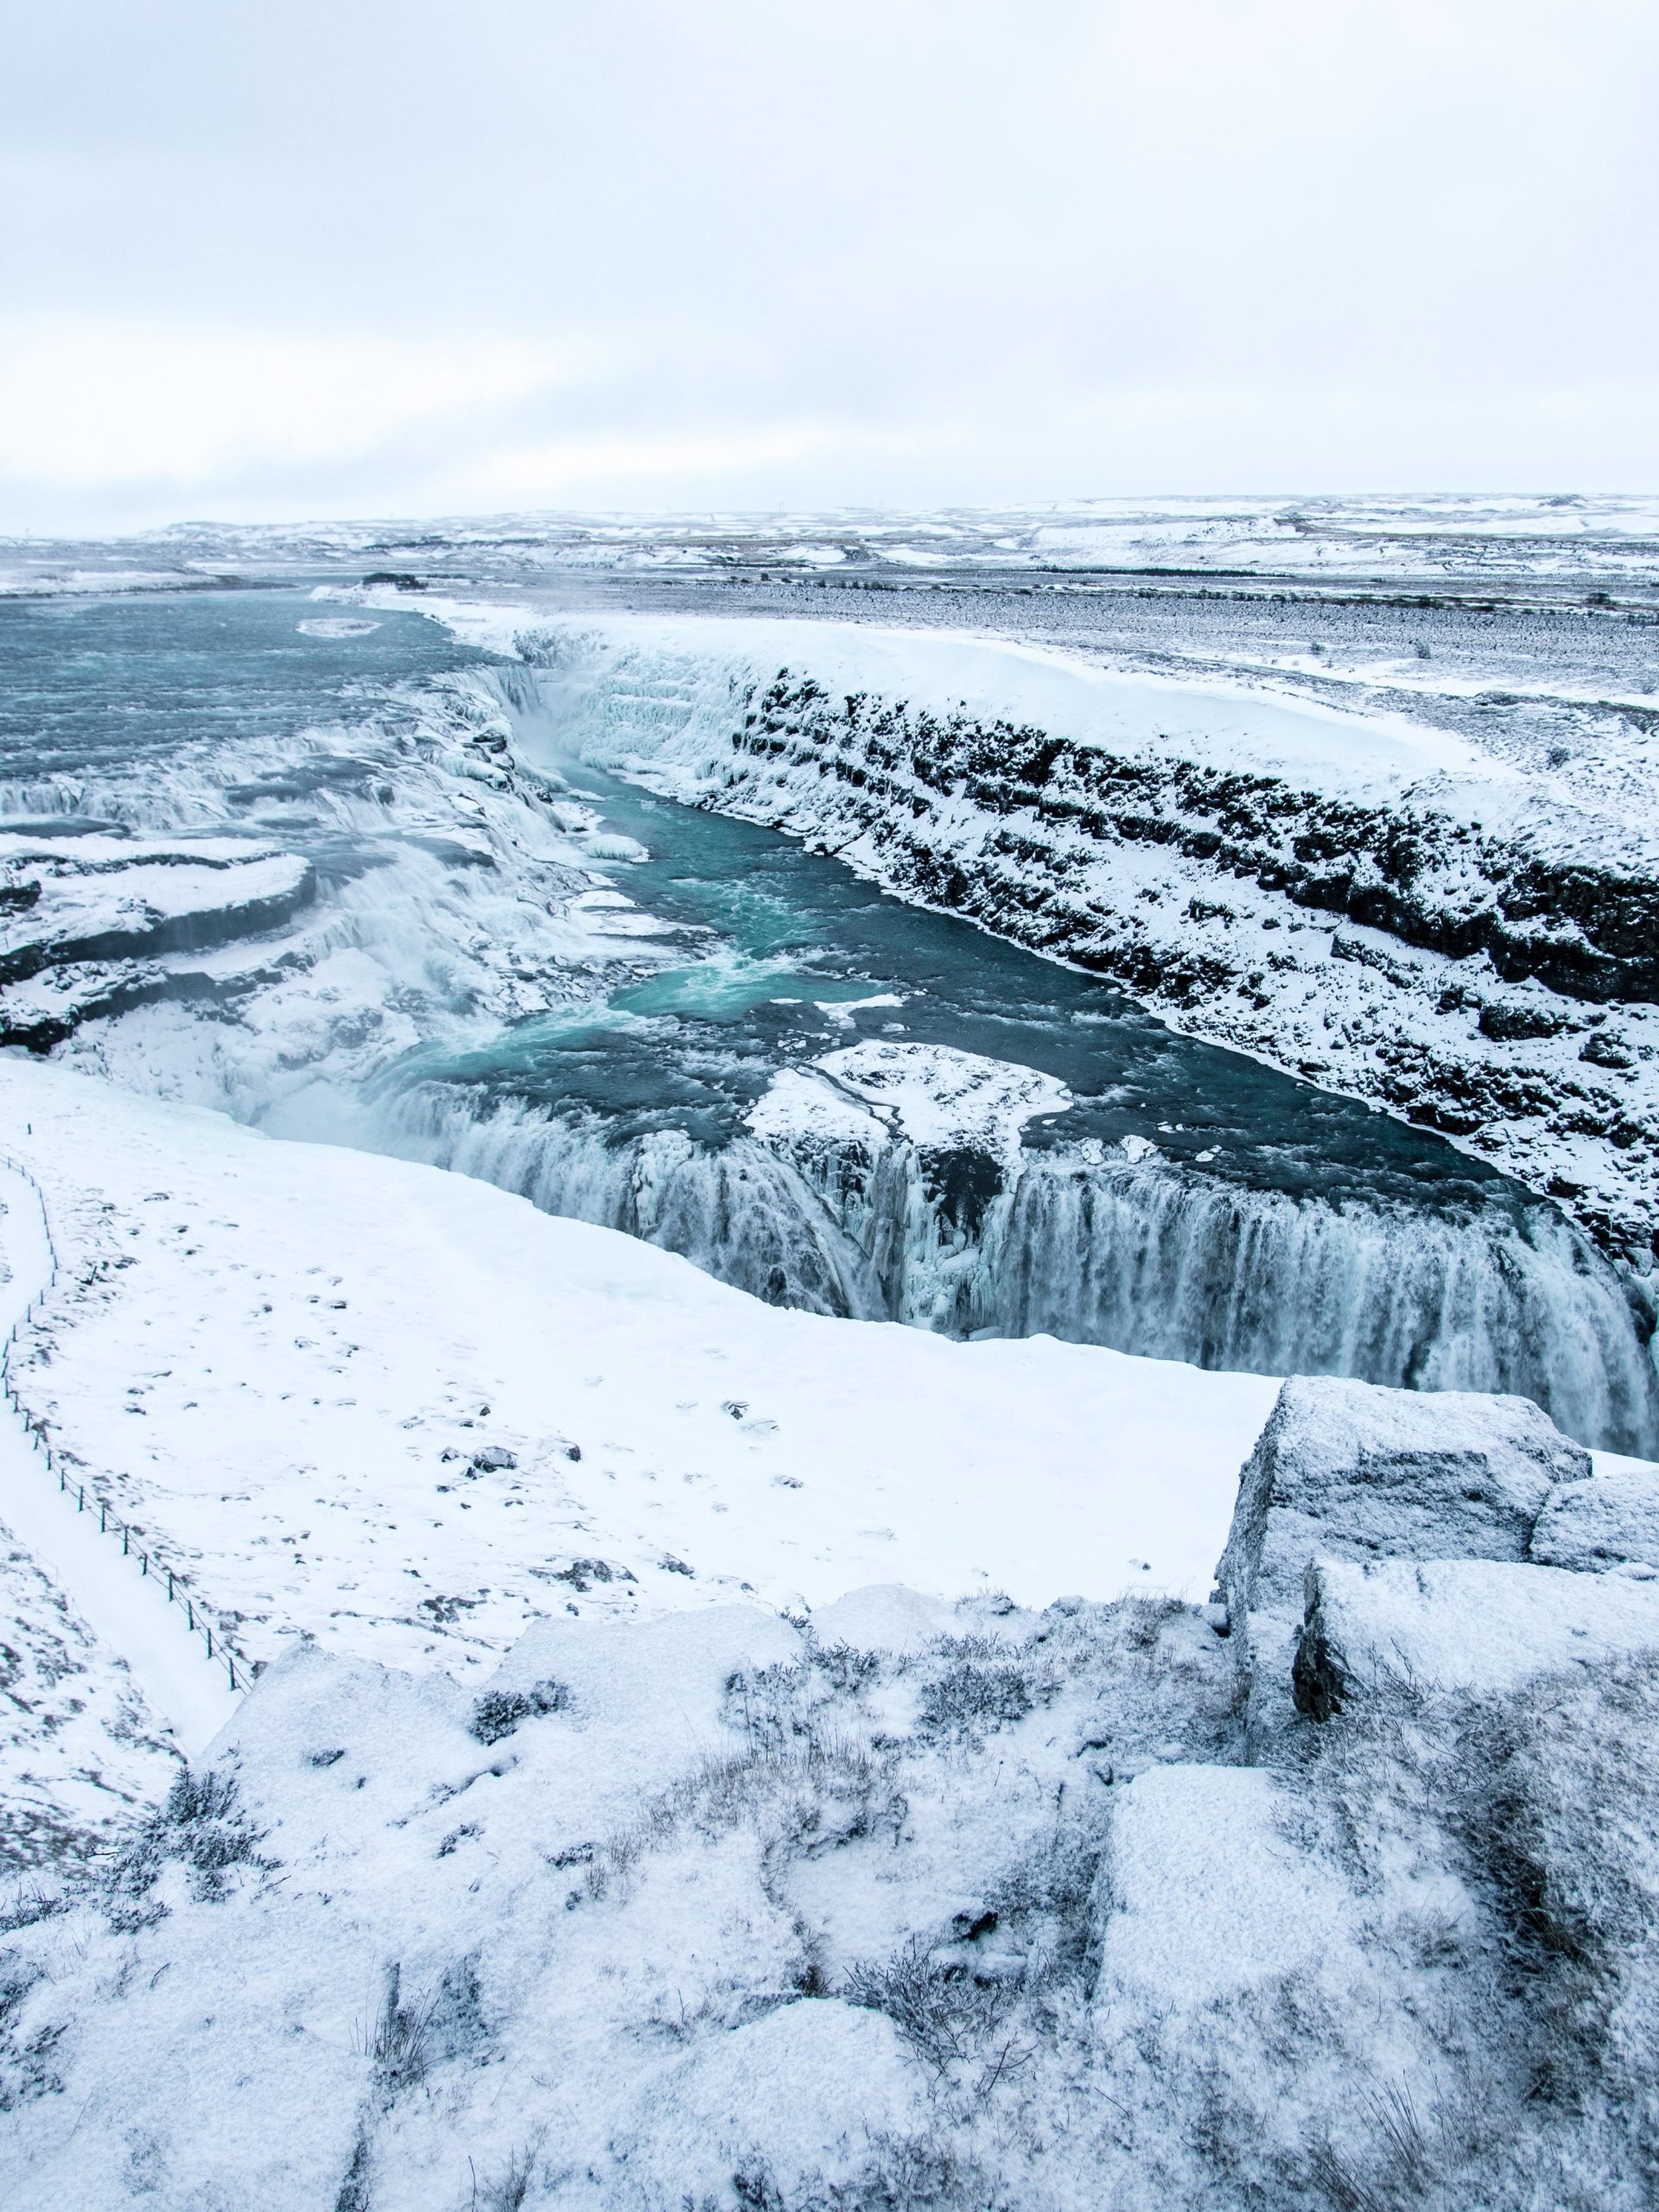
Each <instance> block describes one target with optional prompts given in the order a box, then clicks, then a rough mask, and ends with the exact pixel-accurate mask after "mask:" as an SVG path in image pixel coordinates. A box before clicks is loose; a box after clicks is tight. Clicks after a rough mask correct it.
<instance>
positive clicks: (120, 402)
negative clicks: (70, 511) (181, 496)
mask: <svg viewBox="0 0 1659 2212" xmlns="http://www.w3.org/2000/svg"><path fill="white" fill-rule="evenodd" d="M595 359H596V355H595V353H594V351H593V350H592V349H589V350H588V353H587V355H586V357H585V358H584V354H583V351H582V348H580V347H577V346H571V345H563V346H560V345H549V344H540V345H537V344H532V343H527V342H525V341H524V340H512V339H499V338H477V339H474V338H455V339H446V340H426V341H416V342H413V343H411V342H410V341H407V340H404V341H397V340H391V339H385V338H377V337H374V336H372V335H366V334H361V333H358V334H335V335H331V336H325V337H311V336H302V335H299V334H294V333H289V332H285V331H270V330H265V331H259V330H236V329H231V330H225V329H219V330H215V329H204V328H200V327H189V326H188V325H187V326H183V327H180V326H176V325H168V324H163V323H158V322H149V321H132V320H130V319H127V318H124V317H120V316H94V315H56V316H34V317H11V318H8V319H6V320H5V321H0V473H3V474H9V475H11V476H13V477H16V478H28V477H33V478H35V479H36V480H41V481H46V482H55V483H59V484H62V485H63V486H66V487H82V486H107V487H109V488H110V489H111V491H119V489H120V488H121V487H122V486H123V485H124V482H125V481H126V480H139V481H142V482H151V481H153V480H155V479H156V478H158V477H159V478H162V479H165V480H167V481H168V482H169V483H172V484H175V485H177V486H179V487H180V489H181V492H188V491H189V490H190V489H192V488H195V487H200V486H209V485H212V484H213V482H214V481H215V480H218V479H220V478H222V477H224V476H226V475H232V476H233V475H236V474H239V473H243V472H245V471H246V470H248V469H249V468H250V467H258V466H260V465H261V464H266V463H269V462H270V461H271V460H272V459H273V458H280V459H282V460H283V461H288V462H289V463H295V462H297V463H315V464H323V465H327V464H329V463H334V462H340V461H353V462H356V461H360V460H361V459H362V458H363V457H364V456H365V454H372V453H373V452H374V451H375V450H376V449H377V448H383V447H385V446H388V445H392V444H396V443H397V442H401V441H406V440H407V439H408V438H409V437H410V435H411V433H419V434H422V435H424V436H429V437H442V435H444V434H445V433H446V432H453V430H454V427H455V426H456V425H457V424H458V423H477V422H478V421H479V419H480V417H485V418H487V417H488V416H490V415H492V414H493V413H496V412H499V410H501V409H502V408H503V407H504V406H506V405H507V404H510V403H513V402H520V401H523V400H524V399H526V398H528V397H531V396H533V395H537V394H542V393H546V392H549V391H554V390H557V389H560V388H562V387H568V386H569V385H573V384H574V383H575V382H576V381H578V380H579V379H580V378H582V377H583V376H591V375H592V374H593V372H594V364H595Z"/></svg>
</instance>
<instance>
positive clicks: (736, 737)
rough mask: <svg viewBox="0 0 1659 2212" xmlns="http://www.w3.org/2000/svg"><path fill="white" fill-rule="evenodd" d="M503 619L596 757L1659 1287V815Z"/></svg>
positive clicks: (1432, 744)
mask: <svg viewBox="0 0 1659 2212" xmlns="http://www.w3.org/2000/svg"><path fill="white" fill-rule="evenodd" d="M467 619H468V620H471V621H472V622H474V624H477V623H480V622H482V621H484V620H486V616H485V614H484V613H482V612H481V611H480V610H479V609H477V608H474V609H473V610H471V612H470V613H469V615H468V617H467ZM493 620H494V621H495V623H496V626H497V630H498V632H499V636H500V638H501V639H502V641H503V642H505V640H506V639H508V638H510V637H513V636H516V637H517V639H518V644H519V646H520V649H521V650H522V651H523V652H524V653H525V654H526V655H527V656H528V657H529V658H531V659H532V660H533V661H534V662H536V663H537V665H538V666H540V667H542V668H543V669H544V670H545V671H546V673H545V676H544V677H543V684H544V688H545V690H546V692H547V695H548V696H549V698H550V701H551V702H553V703H554V705H555V707H556V711H558V712H559V713H560V714H561V715H562V716H563V717H564V718H565V722H566V727H567V728H568V730H569V732H570V733H571V734H574V736H575V738H576V739H577V740H578V741H580V742H581V743H582V746H583V747H585V748H587V749H588V751H589V752H590V753H591V754H592V755H593V757H594V758H596V759H599V760H604V761H606V762H607V763H608V764H610V765H612V766H618V767H621V768H623V769H625V770H626V771H627V772H633V773H636V774H639V775H641V776H643V777H645V778H648V779H652V780H654V781H655V782H656V783H658V785H660V786H661V787H662V788H664V789H666V790H669V791H672V792H673V793H674V795H675V796H677V797H678V798H683V799H685V800H688V801H690V802H692V803H696V804H713V805H715V806H718V807H720V808H721V809H723V810H728V811H730V812H733V813H737V814H741V815H744V816H746V817H749V818H752V819H757V820H762V821H766V822H769V823H775V824H777V825H779V826H780V827H783V828H785V829H788V830H790V831H791V832H792V833H793V834H795V835H798V836H803V837H804V838H806V839H807V840H808V841H810V842H813V843H815V844H817V845H820V846H822V847H823V848H825V849H829V850H833V851H835V852H836V853H837V854H838V855H840V856H841V857H842V858H843V859H845V860H846V861H849V862H850V863H851V864H852V865H853V866H855V867H856V868H861V869H862V870H864V871H865V872H866V873H868V874H871V875H872V876H874V878H875V879H876V880H879V881H880V882H882V883H883V884H884V885H886V886H887V887H889V888H892V889H894V890H897V891H898V892H899V893H900V894H901V895H904V896H909V897H912V898H915V899H918V900H920V901H922V902H924V903H926V904H929V905H932V906H940V907H944V908H947V909H950V910H951V911H954V912H960V913H963V914H965V915H967V916H969V918H973V919H975V920H977V921H980V922H982V923H983V924H984V925H986V926H988V927H989V928H992V929H994V930H995V931H999V932H1000V933H1001V934H1004V935H1007V936H1009V937H1012V938H1015V939H1016V940H1017V941H1019V942H1020V943H1022V944H1028V945H1030V946H1032V947H1033V948H1034V949H1036V950H1043V951H1046V952H1051V953H1054V954H1058V955H1059V956H1060V957H1064V958H1066V959H1068V960H1071V961H1073V962H1075V963H1077V964H1079V965H1083V966H1086V967H1089V968H1090V969H1095V970H1096V972H1099V973H1102V974H1104V975H1107V976H1111V977H1112V978H1113V979H1114V980H1116V981H1118V982H1122V983H1124V984H1126V985H1127V986H1128V988H1131V989H1132V990H1134V991H1135V992H1136V994H1137V995H1140V996H1141V998H1143V999H1144V1000H1145V1001H1147V1003H1149V1004H1151V1005H1153V1006H1154V1007H1160V1008H1161V1009H1166V1010H1167V1012H1168V1013H1169V1014H1170V1015H1171V1016H1172V1017H1173V1019H1175V1020H1178V1021H1179V1023H1180V1024H1181V1025H1182V1026H1183V1027H1187V1028H1189V1029H1191V1030H1192V1031H1194V1032H1195V1033H1198V1034H1200V1035H1205V1036H1209V1037H1212V1038H1215V1039H1218V1040H1220V1041H1224V1042H1228V1043H1232V1044H1237V1045H1241V1046H1244V1047H1245V1048H1246V1049H1249V1050H1250V1051H1252V1052H1257V1053H1259V1054H1261V1055H1262V1057H1264V1058H1271V1059H1274V1060H1275V1061H1277V1062H1279V1063H1280V1064H1281V1065H1287V1066H1288V1067H1290V1068H1292V1069H1293V1070H1294V1071H1298V1072H1300V1073H1304V1074H1306V1075H1309V1076H1312V1077H1315V1078H1316V1079H1318V1080H1319V1081H1321V1082H1323V1083H1325V1084H1328V1085H1330V1086H1331V1087H1333V1088H1340V1089H1343V1090H1350V1091H1352V1092H1354V1093H1356V1094H1357V1095H1359V1096H1368V1097H1372V1098H1376V1099H1377V1100H1378V1101H1379V1102H1381V1103H1385V1104H1387V1105H1388V1106H1389V1107H1390V1108H1391V1109H1394V1110H1395V1111H1398V1112H1401V1113H1403V1114H1405V1115H1407V1116H1409V1117H1411V1118H1413V1119H1414V1120H1418V1121H1421V1122H1427V1123H1429V1124H1431V1125H1433V1126H1434V1127H1437V1128H1441V1129H1443V1130H1445V1131H1446V1132H1447V1133H1448V1134H1450V1135H1454V1136H1455V1137H1456V1138H1457V1139H1459V1141H1462V1142H1465V1143H1466V1144H1467V1145H1469V1146H1470V1147H1471V1148H1472V1149H1475V1150H1478V1151H1483V1152H1484V1153H1485V1154H1487V1155H1488V1156H1490V1157H1491V1158H1492V1159H1493V1160H1497V1162H1498V1163H1499V1164H1500V1165H1502V1166H1504V1167H1505V1168H1506V1169H1508V1170H1509V1171H1510V1172H1511V1173H1515V1174H1516V1175H1518V1176H1520V1177H1522V1179H1525V1180H1527V1181H1529V1182H1530V1183H1531V1184H1532V1185H1533V1186H1534V1187H1535V1188H1536V1189H1538V1190H1540V1191H1548V1192H1551V1193H1552V1194H1553V1195H1554V1196H1556V1197H1558V1198H1560V1200H1561V1201H1562V1203H1563V1204H1564V1205H1567V1208H1568V1210H1569V1211H1572V1212H1573V1214H1574V1215H1575V1216H1576V1217H1578V1218H1579V1219H1580V1220H1581V1221H1583V1222H1584V1223H1585V1224H1586V1225H1587V1226H1589V1227H1590V1228H1591V1229H1592V1230H1593V1231H1594V1232H1595V1233H1596V1234H1597V1236H1599V1237H1600V1238H1601V1239H1602V1240H1603V1242H1604V1243H1605V1244H1606V1246H1607V1247H1608V1249H1610V1250H1611V1251H1613V1252H1614V1253H1616V1254H1618V1255H1619V1256H1620V1257H1621V1258H1623V1259H1624V1260H1625V1261H1626V1262H1629V1263H1630V1264H1632V1265H1633V1266H1635V1267H1636V1268H1637V1270H1638V1271H1643V1270H1645V1269H1646V1268H1649V1267H1650V1266H1651V1263H1652V1258H1653V1249H1654V1248H1653V1244H1652V1241H1651V1240H1652V1234H1653V1230H1652V1222H1653V1204H1654V1199H1655V1197H1656V1194H1659V1155H1656V1148H1655V1135H1656V1131H1659V1096H1656V1085H1659V1072H1656V1052H1659V1026H1656V1020H1655V1015H1654V1012H1653V1006H1652V1001H1653V996H1654V993H1655V989H1656V970H1655V966H1654V954H1653V945H1654V944H1655V943H1656V942H1659V869H1656V867H1655V862H1654V855H1653V850H1652V831H1651V825H1650V823H1649V822H1647V821H1631V820H1630V819H1628V818H1626V819H1624V820H1622V821H1620V820H1617V819H1615V818H1614V817H1613V816H1612V815H1611V813H1609V812H1606V811H1603V812H1601V813H1597V812H1595V811H1593V810H1586V809H1585V808H1583V807H1580V808H1578V809H1577V810H1567V811H1566V812H1563V811H1562V810H1560V808H1559V806H1557V805H1556V804H1555V798H1556V794H1555V792H1554V787H1553V785H1552V783H1551V781H1550V779H1549V777H1548V773H1541V774H1537V775H1529V774H1522V773H1520V772H1517V771H1516V768H1515V767H1514V766H1512V765H1510V764H1508V763H1504V762H1500V761H1497V760H1483V759H1481V758H1480V757H1478V755H1477V754H1475V753H1471V751H1470V749H1469V748H1467V747H1464V746H1461V745H1459V744H1454V743H1452V742H1451V741H1446V740H1444V739H1442V737H1441V736H1440V734H1438V733H1434V732H1428V731H1424V732H1420V733H1417V734H1414V736H1411V737H1410V738H1408V736H1407V735H1406V734H1402V732H1400V731H1397V730H1395V729H1392V728H1387V727H1383V728H1376V727H1373V726H1372V725H1370V723H1368V722H1367V721H1365V719H1364V718H1363V717H1358V716H1344V715H1337V714H1334V713H1330V712H1324V713H1321V712H1319V711H1318V710H1316V709H1305V708H1304V707H1303V706H1302V705H1301V704H1300V702H1298V703H1297V704H1296V705H1294V707H1293V706H1290V705H1287V703H1285V702H1275V701H1273V700H1270V699H1263V698H1261V697H1257V696H1241V695H1234V696H1232V697H1230V698H1223V697H1220V696H1217V694H1215V693H1214V692H1212V691H1210V690H1204V691H1199V692H1193V691H1190V690H1188V691H1181V690H1179V689H1178V688H1170V689H1167V690H1154V689H1153V688H1149V687H1147V686H1144V685H1141V684H1140V683H1126V682H1122V681H1115V680H1114V679H1112V678H1111V677H1109V676H1107V675H1103V674H1102V673H1101V672H1099V671H1087V670H1084V669H1082V668H1081V667H1079V666H1077V665H1076V664H1072V663H1071V662H1069V661H1066V660H1065V659H1063V658H1056V657H1054V656H1052V655H1047V656H1046V655H1042V654H1037V653H1034V652H1032V651H1030V650H1029V649H1027V648H1024V647H1020V646H1017V645H1001V644H998V643H982V644H969V645H963V644H962V643H960V642H959V641H958V640H957V639H954V638H938V639H927V638H923V637H918V635H917V634H916V633H913V632H904V633H894V634H893V635H891V636H884V635H883V634H882V633H880V632H873V631H871V630H869V629H868V628H866V627H863V626H856V627H854V626H847V627H842V628H837V627H836V626H833V625H829V624H799V625H793V626H789V625H772V624H766V623H756V624H753V625H750V624H744V623H736V624H726V623H720V622H715V621H709V622H702V621H698V620H651V621H646V620H633V619H630V618H612V619H608V620H606V621H604V622H603V623H594V622H593V621H592V620H574V619H572V620H565V621H561V622H557V623H549V622H546V621H545V620H543V621H542V622H541V623H539V624H537V625H534V626H527V624H526V621H525V618H524V614H523V613H522V612H520V611H516V610H515V611H510V610H503V611H502V613H500V614H499V615H498V616H496V617H494V618H493ZM1039 711H1041V712H1044V713H1046V714H1047V715H1048V719H1047V720H1046V721H1037V720H1032V719H1028V716H1029V715H1032V714H1034V713H1036V712H1039Z"/></svg>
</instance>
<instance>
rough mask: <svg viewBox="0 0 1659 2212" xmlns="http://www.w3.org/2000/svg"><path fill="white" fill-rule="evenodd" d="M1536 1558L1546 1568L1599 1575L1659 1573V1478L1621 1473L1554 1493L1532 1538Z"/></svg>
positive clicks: (1644, 1471)
mask: <svg viewBox="0 0 1659 2212" xmlns="http://www.w3.org/2000/svg"><path fill="white" fill-rule="evenodd" d="M1531 1556H1532V1557H1533V1558H1534V1559H1535V1560H1540V1561H1541V1563H1542V1564H1543V1565H1545V1566H1547V1567H1577V1568H1579V1569H1580V1570H1584V1569H1589V1570H1590V1571H1591V1572H1592V1573H1593V1572H1599V1570H1600V1569H1602V1568H1604V1567H1629V1566H1637V1565H1640V1566H1644V1567H1654V1568H1656V1569H1659V1473H1656V1471H1655V1470H1654V1469H1653V1468H1652V1467H1650V1466H1636V1467H1626V1468H1619V1469H1617V1470H1612V1471H1608V1472H1606V1473H1603V1474H1598V1475H1596V1476H1593V1477H1592V1478H1590V1479H1589V1480H1588V1481H1585V1482H1569V1483H1564V1484H1561V1486H1560V1489H1558V1490H1554V1491H1551V1492H1550V1495H1549V1497H1548V1499H1547V1500H1546V1502H1545V1504H1544V1509H1543V1510H1542V1512H1541V1513H1540V1515H1539V1516H1538V1521H1537V1525H1536V1526H1535V1529H1533V1532H1532V1549H1531Z"/></svg>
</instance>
